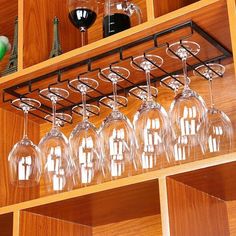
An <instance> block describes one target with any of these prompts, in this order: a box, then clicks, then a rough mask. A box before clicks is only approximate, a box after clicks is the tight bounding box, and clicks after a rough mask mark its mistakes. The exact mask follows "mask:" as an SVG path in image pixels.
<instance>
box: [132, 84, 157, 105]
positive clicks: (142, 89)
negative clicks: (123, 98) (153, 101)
mask: <svg viewBox="0 0 236 236" xmlns="http://www.w3.org/2000/svg"><path fill="white" fill-rule="evenodd" d="M157 94H158V89H157V88H155V87H153V86H151V95H152V96H153V97H157ZM129 95H130V96H135V97H138V98H139V99H141V100H143V101H146V100H147V85H142V86H139V87H134V88H132V89H130V90H129Z"/></svg>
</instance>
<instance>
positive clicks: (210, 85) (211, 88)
mask: <svg viewBox="0 0 236 236" xmlns="http://www.w3.org/2000/svg"><path fill="white" fill-rule="evenodd" d="M208 81H209V82H208V84H209V92H210V101H211V108H214V106H215V104H214V99H213V81H212V78H210V79H209V80H208Z"/></svg>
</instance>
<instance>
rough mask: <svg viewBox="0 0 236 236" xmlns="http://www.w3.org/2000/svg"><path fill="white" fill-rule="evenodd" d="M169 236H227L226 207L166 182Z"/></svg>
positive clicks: (187, 187) (214, 200) (179, 184)
mask: <svg viewBox="0 0 236 236" xmlns="http://www.w3.org/2000/svg"><path fill="white" fill-rule="evenodd" d="M167 190H168V202H169V217H170V235H171V236H177V235H178V236H182V235H192V236H206V235H207V236H216V235H217V236H218V235H219V236H227V235H230V234H229V224H228V216H227V207H226V203H225V202H224V201H222V200H220V199H218V198H215V197H213V196H211V195H209V194H206V193H204V192H201V191H199V190H198V189H196V188H193V187H190V186H187V185H185V184H183V183H180V182H178V181H176V180H174V179H171V178H169V177H168V178H167Z"/></svg>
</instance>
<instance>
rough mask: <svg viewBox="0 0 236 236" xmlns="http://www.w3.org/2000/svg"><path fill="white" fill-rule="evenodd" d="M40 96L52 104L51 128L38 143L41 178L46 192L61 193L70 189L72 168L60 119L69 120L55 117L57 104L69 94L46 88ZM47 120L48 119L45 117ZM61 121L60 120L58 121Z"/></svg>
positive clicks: (60, 89)
mask: <svg viewBox="0 0 236 236" xmlns="http://www.w3.org/2000/svg"><path fill="white" fill-rule="evenodd" d="M39 94H40V96H41V97H42V98H44V99H47V100H50V101H51V102H52V128H51V130H50V131H49V132H48V133H46V134H45V135H44V136H43V137H42V139H41V140H40V142H39V148H40V150H41V152H42V160H43V168H44V172H43V177H44V184H45V188H46V191H47V192H61V191H68V190H71V189H72V187H73V186H72V185H73V184H72V169H71V168H72V166H71V160H70V153H69V145H68V139H67V138H66V136H65V135H64V134H63V133H62V132H61V131H60V125H59V124H60V122H59V120H60V118H63V119H68V120H69V121H70V120H71V118H70V117H69V116H67V115H65V114H64V115H63V116H62V117H60V116H59V115H58V114H57V115H56V105H57V102H58V101H60V100H62V99H63V98H67V97H68V96H69V93H68V91H67V90H65V89H62V88H56V87H53V88H50V89H49V88H46V89H43V90H41V91H40V93H39ZM46 118H47V119H49V117H46ZM60 121H62V120H60Z"/></svg>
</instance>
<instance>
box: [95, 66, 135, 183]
mask: <svg viewBox="0 0 236 236" xmlns="http://www.w3.org/2000/svg"><path fill="white" fill-rule="evenodd" d="M129 75H130V72H129V70H127V69H126V68H124V67H120V66H114V67H112V68H110V67H107V68H104V69H102V70H101V72H100V73H99V74H98V76H99V78H100V79H101V80H103V81H105V82H112V85H113V97H108V98H107V99H105V100H103V103H105V102H106V101H107V102H108V104H109V105H110V106H112V112H111V113H110V115H109V116H107V117H106V119H105V120H104V121H103V123H102V125H101V127H100V132H99V134H100V139H101V142H102V150H103V155H104V161H105V165H106V166H107V167H108V172H109V178H111V179H117V178H122V177H126V176H129V175H131V174H133V173H134V172H135V171H136V169H137V166H136V164H137V163H136V162H135V158H134V151H135V147H136V141H135V135H134V131H133V128H132V124H131V122H130V121H129V119H128V118H127V117H126V116H125V115H124V114H123V113H121V112H120V111H119V109H118V104H121V103H122V102H124V101H121V100H120V98H122V97H118V96H117V83H118V82H120V81H122V80H123V78H128V77H129ZM122 77H123V78H122ZM112 99H113V100H112ZM122 100H124V99H122Z"/></svg>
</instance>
